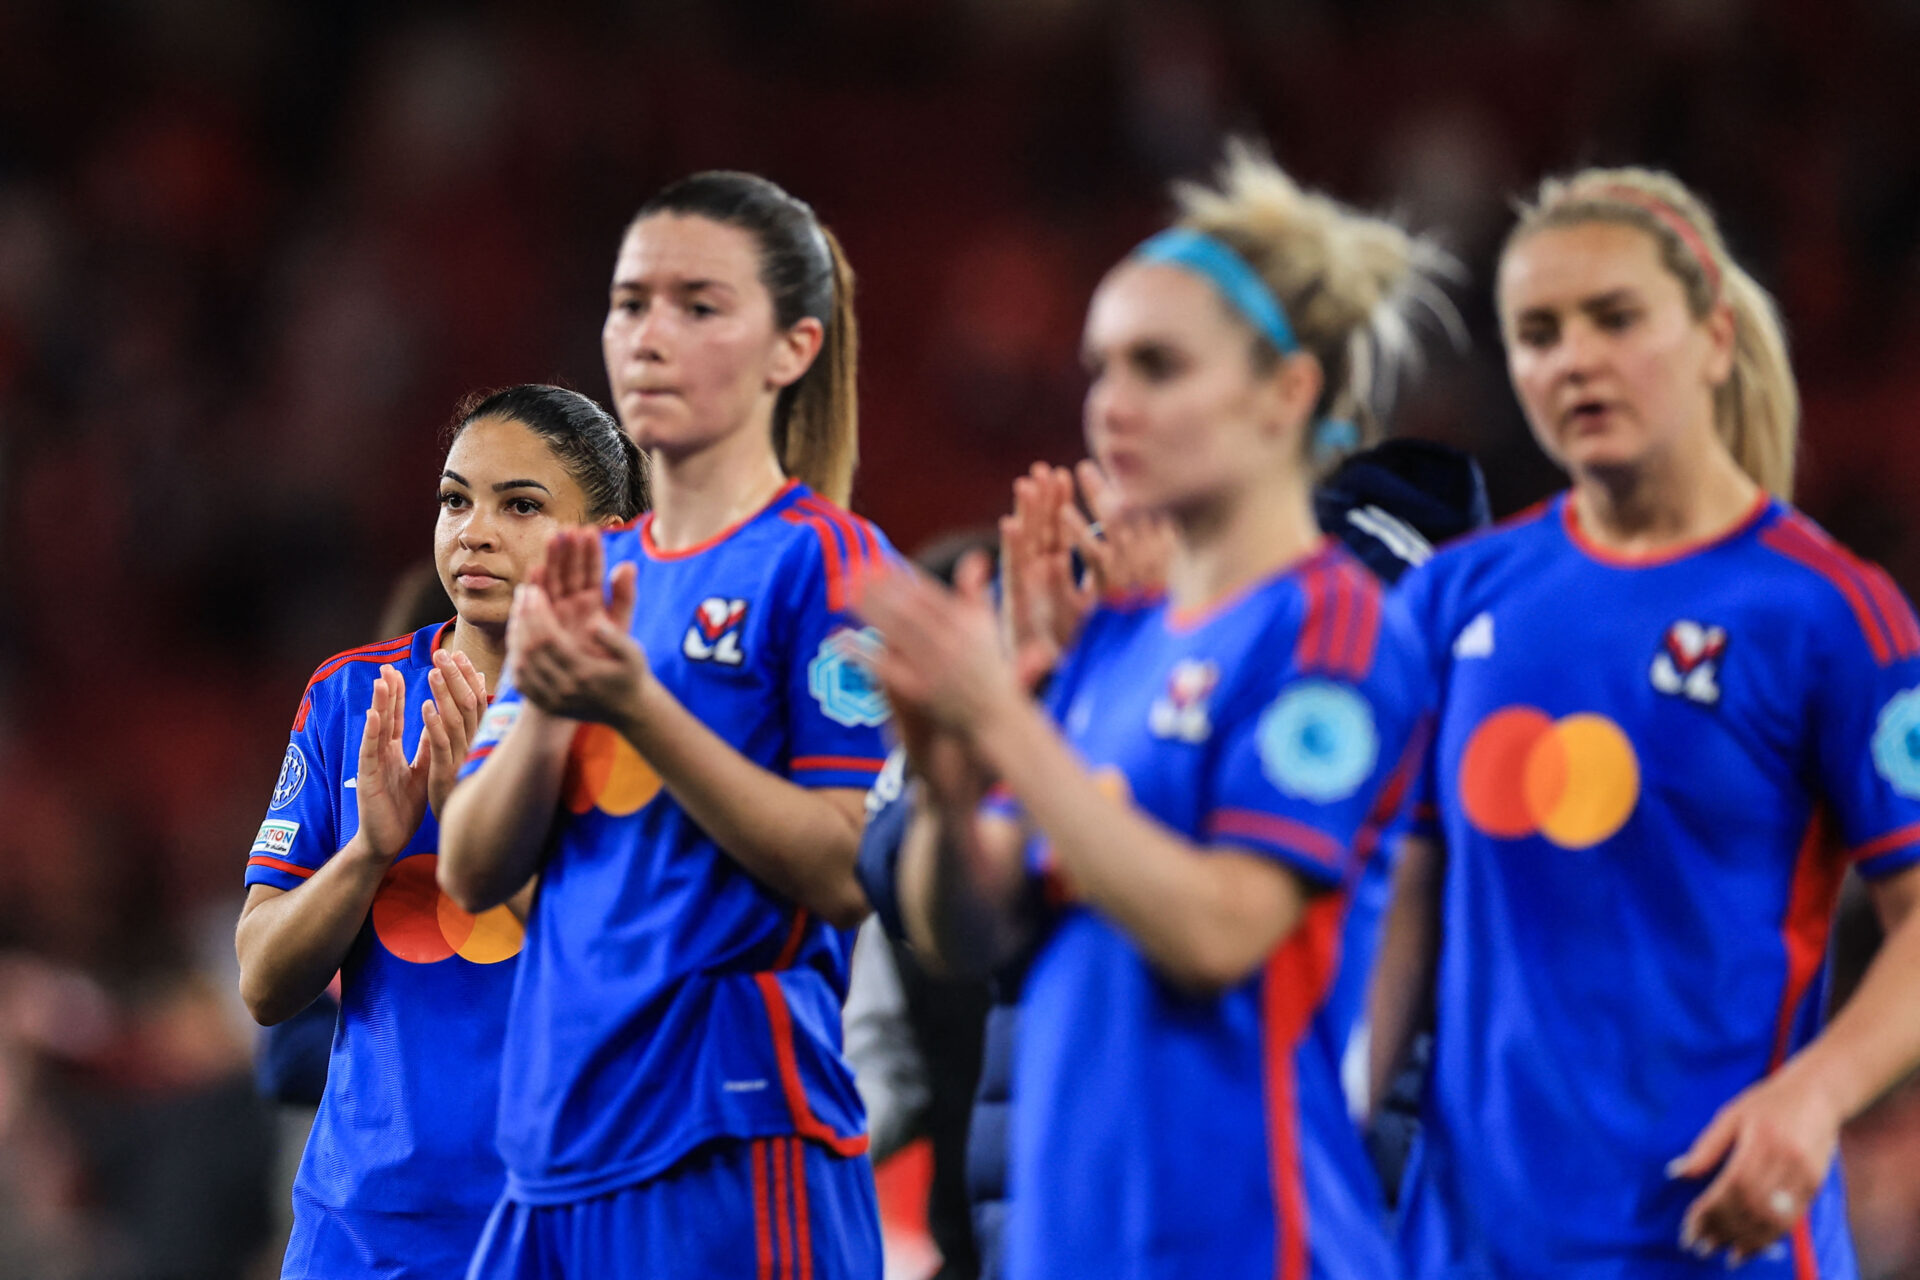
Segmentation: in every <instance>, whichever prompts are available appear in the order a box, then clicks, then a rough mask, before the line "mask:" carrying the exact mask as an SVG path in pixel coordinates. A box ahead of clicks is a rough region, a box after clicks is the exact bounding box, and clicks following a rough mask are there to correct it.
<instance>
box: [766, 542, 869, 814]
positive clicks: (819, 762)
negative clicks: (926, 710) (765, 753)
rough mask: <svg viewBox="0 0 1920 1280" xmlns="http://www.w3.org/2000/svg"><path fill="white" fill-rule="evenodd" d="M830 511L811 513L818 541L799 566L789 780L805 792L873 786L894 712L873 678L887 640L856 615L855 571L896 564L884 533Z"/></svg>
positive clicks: (806, 546) (804, 549)
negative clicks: (878, 653)
mask: <svg viewBox="0 0 1920 1280" xmlns="http://www.w3.org/2000/svg"><path fill="white" fill-rule="evenodd" d="M826 510H827V509H826V508H824V506H823V507H822V508H821V511H820V512H819V513H810V515H811V519H812V520H813V521H815V522H817V524H818V527H817V528H816V529H815V533H816V535H817V538H818V539H819V540H820V545H816V542H815V539H814V538H807V539H802V540H799V542H798V543H797V545H798V546H799V547H800V548H801V551H800V553H799V554H797V555H795V556H794V557H793V559H792V560H791V561H790V563H791V564H793V566H794V575H793V577H794V588H795V593H794V595H792V596H789V597H788V599H789V601H790V605H789V607H790V608H791V609H792V610H793V619H794V621H793V631H792V636H793V645H792V649H791V653H790V662H791V667H790V669H789V671H788V673H787V716H788V722H787V742H788V748H789V755H788V759H787V772H788V776H789V777H791V778H792V779H793V781H795V782H797V783H799V784H800V785H801V786H803V787H859V788H861V789H863V790H864V789H866V788H868V787H870V786H872V785H873V783H874V780H875V779H876V778H877V777H878V776H879V774H880V768H881V765H882V763H883V762H884V761H885V760H886V757H887V747H886V742H885V738H884V736H883V731H884V729H885V727H886V724H887V721H888V720H889V719H890V718H891V712H890V711H889V709H888V707H887V699H886V695H885V694H884V693H882V692H881V690H880V685H879V682H878V681H876V680H875V679H874V678H873V673H872V668H871V662H872V659H873V656H874V654H875V653H876V651H877V650H878V647H879V643H880V637H879V633H878V632H876V631H875V630H874V629H873V628H871V627H867V626H863V625H861V623H860V622H859V621H858V620H857V619H856V618H854V616H853V615H852V613H851V612H850V605H851V600H850V595H851V587H852V580H853V576H854V571H853V569H851V568H849V566H860V565H864V566H876V565H878V564H879V563H881V562H882V561H884V560H887V559H891V558H893V555H894V552H893V549H892V547H890V546H889V545H887V543H886V540H885V539H884V538H883V537H881V535H880V533H879V531H878V530H876V529H874V528H873V527H872V526H871V525H869V524H867V522H866V521H864V520H860V519H858V518H857V517H854V516H850V515H847V514H846V513H845V512H841V511H838V509H837V508H836V509H832V512H833V514H832V515H831V517H829V516H828V515H827V514H825V512H826Z"/></svg>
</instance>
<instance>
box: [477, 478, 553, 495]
mask: <svg viewBox="0 0 1920 1280" xmlns="http://www.w3.org/2000/svg"><path fill="white" fill-rule="evenodd" d="M460 483H462V484H465V483H466V481H464V480H462V481H461V482H460ZM509 489H538V490H539V491H540V492H542V493H552V492H553V490H551V489H549V488H547V486H545V485H543V484H541V483H540V482H539V481H538V480H502V481H501V482H500V483H499V484H497V485H495V486H493V491H494V492H495V493H505V492H506V491H507V490H509Z"/></svg>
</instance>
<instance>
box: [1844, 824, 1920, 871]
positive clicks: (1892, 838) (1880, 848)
mask: <svg viewBox="0 0 1920 1280" xmlns="http://www.w3.org/2000/svg"><path fill="white" fill-rule="evenodd" d="M1916 842H1920V822H1913V823H1909V824H1907V825H1906V826H1904V827H1901V828H1899V829H1898V830H1894V831H1889V832H1887V834H1885V835H1883V836H1878V837H1876V838H1874V839H1872V840H1869V841H1867V842H1866V843H1865V844H1863V845H1861V846H1860V847H1859V848H1858V849H1855V850H1853V851H1852V852H1851V853H1849V854H1848V855H1847V860H1848V861H1849V862H1865V861H1866V860H1867V859H1868V858H1877V857H1879V856H1880V855H1881V854H1883V853H1892V852H1893V851H1894V850H1895V849H1902V848H1905V847H1906V846H1908V845H1910V844H1914V843H1916Z"/></svg>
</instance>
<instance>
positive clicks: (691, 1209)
mask: <svg viewBox="0 0 1920 1280" xmlns="http://www.w3.org/2000/svg"><path fill="white" fill-rule="evenodd" d="M880 1270H881V1255H880V1207H879V1203H878V1201H877V1200H876V1199H875V1197H874V1190H873V1167H872V1165H870V1164H869V1163H868V1162H867V1158H866V1157H865V1156H853V1157H846V1156H836V1155H834V1154H833V1153H831V1152H829V1151H827V1150H826V1149H825V1148H823V1147H820V1146H818V1145H816V1144H814V1143H810V1142H806V1141H803V1140H802V1139H799V1138H791V1137H783V1138H762V1139H758V1140H756V1141H753V1142H719V1143H715V1144H713V1145H711V1146H708V1147H703V1148H701V1149H700V1150H699V1151H696V1152H694V1153H693V1154H692V1155H690V1156H688V1157H687V1158H686V1159H685V1160H682V1161H681V1162H680V1163H679V1164H677V1165H675V1166H674V1167H673V1168H672V1169H670V1170H668V1171H667V1172H666V1173H665V1174H662V1175H661V1176H660V1177H658V1178H653V1179H651V1180H649V1181H647V1182H642V1183H638V1184H636V1185H634V1186H631V1187H626V1188H623V1189H622V1190H619V1191H615V1192H611V1193H609V1194H607V1195H603V1196H595V1197H594V1198H592V1199H590V1200H581V1201H577V1202H575V1203H572V1204H556V1205H526V1204H521V1203H519V1202H518V1201H515V1200H511V1199H506V1198H504V1197H503V1198H502V1199H501V1201H500V1203H499V1204H497V1205H495V1206H494V1208H493V1214H492V1216H491V1217H489V1218H488V1219H487V1226H486V1230H484V1231H482V1232H481V1233H480V1244H479V1247H478V1248H477V1249H476V1250H475V1252H474V1255H473V1263H472V1265H471V1266H470V1267H468V1269H467V1280H623V1277H627V1276H713V1277H716V1278H717V1280H730V1278H732V1277H739V1280H880Z"/></svg>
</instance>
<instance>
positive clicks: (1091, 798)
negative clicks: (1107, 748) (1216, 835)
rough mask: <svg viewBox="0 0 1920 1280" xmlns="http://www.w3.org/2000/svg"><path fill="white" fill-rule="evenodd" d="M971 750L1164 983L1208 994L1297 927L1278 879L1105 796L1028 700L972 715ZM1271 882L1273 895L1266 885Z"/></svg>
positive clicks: (1285, 881)
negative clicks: (976, 721)
mask: <svg viewBox="0 0 1920 1280" xmlns="http://www.w3.org/2000/svg"><path fill="white" fill-rule="evenodd" d="M976 747H977V749H978V750H979V752H980V754H981V755H982V757H983V759H984V760H985V761H986V762H987V763H988V764H989V765H990V766H991V767H992V769H993V770H994V772H995V773H997V774H998V775H999V776H1000V777H1002V778H1004V779H1006V780H1007V783H1008V785H1009V786H1010V787H1011V788H1012V789H1013V792H1014V794H1015V795H1016V796H1017V797H1018V798H1019V800H1020V803H1021V806H1022V808H1023V809H1024V810H1025V811H1026V813H1027V816H1028V817H1029V819H1030V820H1031V821H1032V822H1033V823H1034V824H1035V825H1036V826H1038V827H1039V828H1040V829H1041V830H1042V831H1044V832H1045V833H1046V835H1047V838H1048V840H1049V842H1050V843H1051V844H1052V846H1053V851H1054V856H1055V857H1056V859H1057V860H1058V862H1059V865H1060V869H1061V871H1062V872H1063V873H1064V874H1065V876H1066V879H1067V880H1068V882H1069V886H1070V888H1071V889H1072V890H1073V891H1074V892H1075V893H1077V894H1078V895H1079V896H1080V897H1082V898H1084V899H1085V900H1086V901H1087V902H1088V903H1090V904H1091V905H1092V906H1094V907H1096V908H1097V909H1099V910H1100V911H1101V913H1102V914H1104V915H1106V916H1108V917H1110V918H1111V919H1112V920H1113V921H1114V922H1115V923H1117V924H1118V925H1119V926H1120V927H1121V928H1122V929H1124V930H1126V932H1127V933H1128V934H1129V935H1131V936H1132V938H1133V939H1134V941H1135V942H1136V943H1138V945H1139V946H1140V949H1141V950H1142V951H1143V952H1145V953H1146V956H1147V958H1148V960H1149V961H1151V962H1152V963H1153V965H1154V967H1155V968H1157V969H1159V970H1160V971H1161V973H1162V974H1164V975H1165V976H1166V977H1167V978H1168V979H1169V980H1171V981H1173V982H1175V983H1176V984H1178V985H1180V986H1183V987H1187V988H1189V989H1192V990H1195V991H1200V992H1209V991H1219V990H1223V989H1225V988H1226V987H1229V986H1232V985H1234V984H1235V983H1238V982H1240V981H1242V980H1244V979H1245V978H1246V977H1248V976H1249V975H1250V974H1252V973H1253V972H1254V970H1255V969H1257V968H1258V967H1259V966H1260V964H1261V963H1262V962H1263V961H1264V960H1265V958H1266V957H1267V955H1268V954H1269V953H1270V952H1271V951H1272V949H1273V947H1274V945H1275V944H1276V943H1278V942H1279V941H1280V940H1281V939H1282V938H1284V937H1286V935H1287V934H1288V933H1290V932H1291V931H1292V929H1293V927H1294V925H1295V924H1297V923H1298V921H1299V918H1300V914H1301V910H1302V908H1303V905H1304V899H1303V897H1302V895H1301V893H1300V892H1299V890H1298V888H1297V885H1295V883H1294V881H1293V880H1292V878H1291V877H1290V876H1287V875H1286V873H1285V872H1283V871H1279V870H1278V869H1277V868H1273V869H1272V870H1273V871H1274V872H1275V874H1276V875H1277V876H1279V877H1283V878H1282V879H1280V880H1278V881H1276V882H1273V883H1270V882H1269V881H1268V880H1267V879H1266V878H1265V873H1266V872H1267V871H1268V870H1269V868H1267V867H1265V866H1256V865H1255V864H1253V863H1252V861H1251V859H1250V858H1249V857H1248V856H1247V855H1234V854H1231V853H1225V852H1223V853H1218V854H1214V853H1207V852H1203V851H1202V850H1201V849H1200V848H1199V847H1198V846H1196V845H1194V844H1192V843H1191V842H1189V841H1188V840H1186V839H1184V838H1183V837H1181V836H1179V835H1177V834H1175V833H1174V832H1172V831H1170V830H1168V829H1167V828H1166V827H1164V826H1162V825H1161V824H1160V823H1158V822H1156V821H1154V820H1153V819H1152V818H1150V817H1148V816H1147V815H1146V814H1144V813H1142V812H1141V811H1140V810H1139V809H1138V808H1137V807H1135V806H1134V805H1133V804H1131V803H1130V802H1128V801H1126V800H1124V799H1119V798H1116V797H1113V796H1109V795H1108V794H1106V793H1105V792H1104V791H1102V789H1101V787H1100V785H1099V782H1098V781H1097V780H1096V779H1095V778H1094V776H1093V775H1092V774H1091V773H1089V772H1088V771H1087V768H1086V766H1085V765H1084V764H1083V763H1082V762H1081V760H1080V759H1079V757H1078V756H1076V755H1075V754H1074V752H1073V749H1072V748H1071V747H1069V746H1068V745H1067V743H1066V741H1065V740H1064V739H1062V738H1061V737H1060V735H1059V733H1058V731H1057V730H1055V728H1054V726H1053V723H1052V722H1051V721H1050V720H1048V719H1047V717H1046V715H1045V714H1044V713H1043V712H1042V711H1041V710H1040V709H1039V708H1038V707H1037V706H1034V705H1033V704H1031V703H1025V702H1023V703H1019V704H1017V705H1009V706H1008V707H1006V708H1003V709H1001V710H1000V711H998V712H996V713H995V714H994V715H992V716H991V717H989V718H988V719H986V720H984V721H983V722H982V724H981V726H980V729H979V731H978V733H977V736H976ZM1275 883H1277V884H1278V885H1279V886H1281V887H1280V890H1279V892H1277V893H1276V892H1273V889H1274V886H1275Z"/></svg>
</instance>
